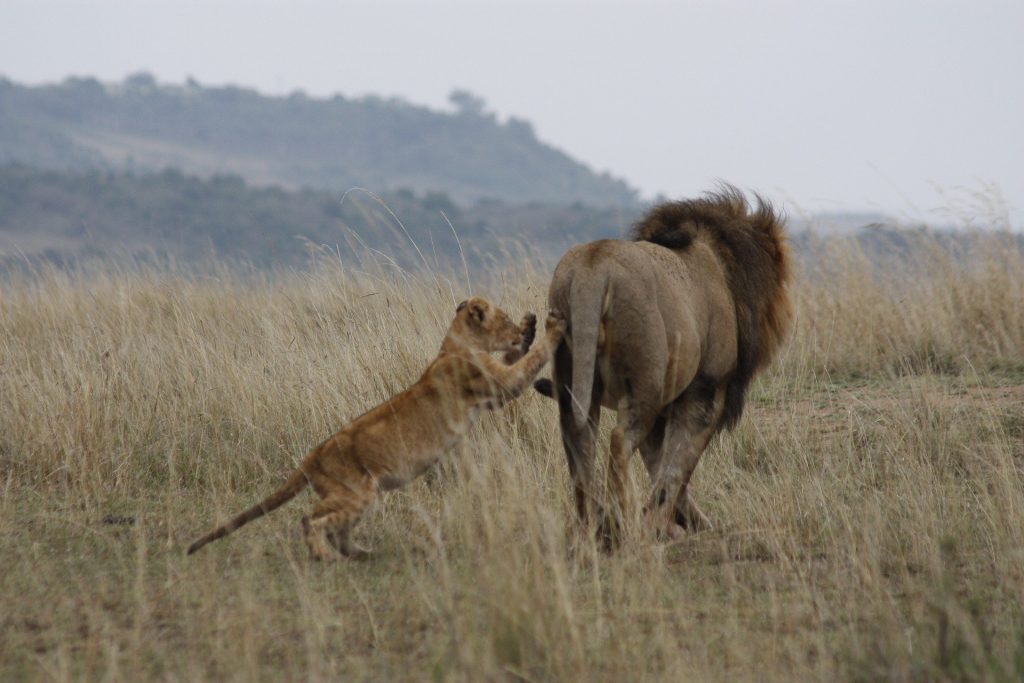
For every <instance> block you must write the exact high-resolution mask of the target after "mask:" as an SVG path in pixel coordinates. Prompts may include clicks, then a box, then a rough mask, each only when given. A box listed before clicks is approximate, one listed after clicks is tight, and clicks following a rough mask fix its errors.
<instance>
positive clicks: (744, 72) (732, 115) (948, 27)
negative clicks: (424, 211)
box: [0, 0, 1024, 227]
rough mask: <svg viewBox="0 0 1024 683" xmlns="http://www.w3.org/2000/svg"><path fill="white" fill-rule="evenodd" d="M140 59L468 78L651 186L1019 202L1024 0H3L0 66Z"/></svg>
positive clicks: (386, 88) (279, 86)
mask: <svg viewBox="0 0 1024 683" xmlns="http://www.w3.org/2000/svg"><path fill="white" fill-rule="evenodd" d="M140 70H146V71H149V72H152V73H153V74H155V75H156V76H157V77H158V78H159V79H160V80H162V81H175V82H180V81H182V80H183V79H184V78H185V77H186V76H193V77H195V78H196V79H197V80H199V81H200V82H201V83H204V84H209V85H213V84H225V83H237V84H241V85H246V86H251V87H255V88H257V89H259V90H262V91H265V92H270V93H287V92H290V91H292V90H295V89H302V90H305V91H306V92H307V93H309V94H311V95H326V94H332V93H335V92H340V93H342V94H345V95H360V94H367V93H376V94H381V95H385V96H391V95H397V96H400V97H403V98H405V99H407V100H409V101H411V102H414V103H420V104H426V105H430V106H434V107H444V106H447V105H446V99H447V95H448V93H449V92H450V91H451V90H452V89H453V88H455V87H461V88H467V89H469V90H472V91H473V92H475V93H477V94H479V95H480V96H482V97H483V98H484V99H486V100H487V102H488V103H489V105H490V107H491V108H492V109H494V110H495V111H496V112H497V113H498V114H499V115H500V116H502V117H504V116H508V115H515V116H519V117H522V118H526V119H529V120H530V121H532V122H533V123H534V125H535V128H536V130H537V133H538V135H539V136H540V137H541V138H542V139H543V140H545V141H547V142H549V143H551V144H553V145H555V146H557V147H559V148H561V149H564V150H565V151H567V152H568V153H570V154H572V155H573V156H575V157H576V158H578V159H580V160H582V161H584V162H586V163H588V164H589V165H591V166H592V167H594V168H596V169H598V170H608V171H610V172H612V173H613V174H615V175H618V176H621V177H624V178H625V179H626V180H628V181H629V182H630V183H632V184H633V185H635V186H638V187H639V188H640V189H641V190H642V191H643V192H644V193H645V194H647V195H652V194H654V193H658V192H661V193H664V194H666V195H668V196H672V197H675V196H687V195H692V194H694V193H697V192H700V191H701V190H703V189H706V188H708V187H709V185H710V184H711V183H712V182H713V180H714V179H716V178H722V179H726V180H729V181H731V182H734V183H737V184H739V185H741V186H743V187H747V188H751V189H757V190H760V191H763V192H765V193H767V194H768V195H770V196H772V197H776V198H778V199H780V200H782V201H784V202H785V204H786V206H787V208H789V210H790V211H795V212H799V211H801V210H817V209H881V210H884V211H887V212H890V213H893V214H895V215H898V216H902V217H907V218H921V217H924V218H928V219H930V220H932V221H936V222H937V221H939V220H941V219H945V218H948V214H949V213H950V212H951V213H952V214H953V215H955V216H956V217H958V218H959V219H961V220H962V219H967V218H971V217H977V219H978V220H979V221H980V222H983V223H987V222H990V221H991V220H992V218H993V217H995V218H998V217H999V216H1000V214H1001V215H1002V216H1004V217H1005V215H1006V212H1007V210H1009V211H1010V215H1011V217H1012V218H1011V220H1012V222H1013V224H1014V226H1015V227H1020V225H1021V224H1022V223H1024V210H1022V209H1024V133H1022V124H1021V121H1024V0H1011V1H1008V2H983V1H964V2H944V1H942V0H931V1H927V2H925V1H920V2H917V1H901V0H887V1H882V2H878V1H875V0H857V1H855V2H831V1H828V0H806V1H797V0H793V1H790V2H773V1H767V0H766V1H763V2H753V1H751V2H738V1H724V2H710V1H708V2H651V1H648V0H633V1H632V2H601V1H595V0H589V1H583V0H564V1H559V0H548V1H546V2H532V1H524V0H519V1H517V2H507V3H505V2H503V3H496V2H487V1H486V0H473V1H462V0H437V1H434V2H412V1H398V0H394V1H388V0H363V1H362V2H343V1H336V2H327V1H313V0H288V1H287V2H286V1H283V0H282V1H280V2H268V1H261V0H174V1H173V2H167V1H163V0H88V1H86V0H25V1H20V0H0V74H3V75H6V76H7V77H8V78H11V79H13V80H16V81H21V82H29V83H40V82H48V81H57V80H61V79H63V78H64V77H66V76H68V75H69V74H75V75H95V76H97V77H99V78H100V79H103V80H120V79H121V78H123V77H124V76H125V75H126V74H129V73H132V72H136V71H140ZM979 193H980V197H979V196H978V194H979ZM990 204H994V205H995V208H992V206H989V205H990ZM1000 204H1002V206H1003V208H1001V209H1000V208H999V206H1000Z"/></svg>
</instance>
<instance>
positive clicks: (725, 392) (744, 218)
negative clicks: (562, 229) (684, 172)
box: [537, 185, 791, 539]
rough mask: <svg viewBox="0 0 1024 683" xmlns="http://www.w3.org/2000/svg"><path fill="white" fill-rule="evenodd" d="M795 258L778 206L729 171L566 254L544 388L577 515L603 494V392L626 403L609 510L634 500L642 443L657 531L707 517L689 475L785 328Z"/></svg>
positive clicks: (615, 404)
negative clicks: (748, 190) (749, 191)
mask: <svg viewBox="0 0 1024 683" xmlns="http://www.w3.org/2000/svg"><path fill="white" fill-rule="evenodd" d="M789 270H790V266H789V256H788V250H787V247H786V244H785V240H784V235H783V220H782V219H781V218H780V216H779V215H778V214H777V213H776V212H775V211H774V210H773V208H772V206H771V204H769V203H768V202H766V201H764V200H763V199H761V198H760V197H758V198H757V207H756V209H754V208H752V207H751V206H750V205H749V204H748V202H747V200H746V199H745V198H744V196H743V194H742V193H741V192H740V191H739V190H737V189H736V188H735V187H732V186H730V185H724V186H722V187H721V188H720V190H719V191H718V192H713V193H708V194H707V195H705V196H703V197H701V198H699V199H693V200H689V201H679V202H669V203H666V204H662V205H660V206H657V207H655V208H653V209H652V210H651V211H650V212H649V213H648V214H647V215H646V216H645V217H644V218H643V219H642V220H641V221H640V222H639V223H638V224H637V225H636V226H635V227H634V229H633V232H632V240H631V241H625V240H599V241H597V242H590V243H588V244H581V245H578V246H576V247H573V248H572V249H570V250H569V251H568V252H567V253H566V254H565V256H564V257H562V260H561V261H560V262H559V264H558V266H557V268H556V269H555V274H554V278H553V279H552V282H551V287H550V290H549V292H548V301H549V305H550V306H551V308H552V309H558V310H560V311H562V312H564V313H565V315H566V317H567V319H568V323H569V325H568V329H567V331H566V335H565V338H564V340H563V341H562V343H561V344H560V345H559V346H558V348H557V349H556V351H555V357H554V382H553V385H552V383H549V382H547V381H546V380H541V381H539V382H537V389H538V390H539V391H541V393H546V394H548V395H552V393H553V394H554V396H555V397H556V398H557V399H558V407H559V415H560V420H561V428H562V443H563V445H564V447H565V452H566V456H567V458H568V460H569V472H570V474H571V476H572V479H573V484H574V489H575V497H576V509H577V514H578V515H579V517H580V519H581V520H582V521H583V522H585V523H586V522H588V521H589V520H590V519H591V515H592V514H593V513H594V510H593V509H592V508H593V507H594V501H595V500H596V499H597V496H596V495H595V494H596V491H595V488H594V481H593V479H594V435H595V433H596V429H597V424H598V420H599V418H600V407H601V406H602V405H603V406H605V407H607V408H612V409H615V410H617V411H618V419H617V423H616V426H615V429H614V430H613V431H612V434H611V458H610V462H609V487H610V488H611V494H612V495H611V498H612V499H613V502H614V504H615V508H614V510H615V513H616V517H615V518H613V520H614V521H621V515H623V514H627V513H628V511H629V508H628V506H627V501H626V496H627V491H628V472H629V469H628V465H629V458H630V456H631V455H632V452H633V450H634V448H637V447H639V449H640V454H641V457H642V458H643V461H644V464H645V466H646V468H647V471H648V472H649V473H650V476H651V482H652V493H651V498H650V503H649V506H648V509H647V514H648V519H649V522H650V523H651V524H652V525H653V526H654V527H655V529H656V531H657V532H658V533H659V535H661V536H663V537H667V538H670V539H671V538H675V537H677V536H678V535H679V533H680V527H684V528H685V527H689V528H700V527H701V526H708V522H707V519H706V518H705V517H704V515H703V514H702V513H701V512H700V509H699V508H698V507H697V505H696V504H695V503H694V501H693V498H692V497H691V496H690V494H689V492H688V489H687V485H688V483H689V481H690V477H691V475H692V474H693V470H694V468H695V467H696V466H697V461H698V460H699V459H700V456H701V453H702V452H703V451H704V449H705V447H706V446H707V444H708V441H709V440H710V439H711V437H712V436H713V435H714V434H715V433H716V432H717V431H718V430H719V429H721V428H722V427H726V428H730V427H732V426H733V425H735V424H736V422H737V420H739V418H740V415H741V413H742V411H743V399H744V394H745V393H746V390H747V386H748V385H749V384H750V380H751V378H752V377H753V376H754V374H755V373H756V372H757V371H758V370H760V369H761V368H763V367H764V366H765V365H766V364H767V363H768V362H769V361H770V360H771V358H772V356H773V355H774V353H775V352H776V351H777V349H778V348H779V345H780V343H781V342H782V340H783V338H784V337H785V334H786V332H787V331H788V327H789V322H790V318H791V308H790V303H789V298H788V295H787V289H786V284H787V281H788V279H789ZM602 516H603V515H602ZM605 522H606V520H604V519H602V524H604V523H605ZM604 531H605V533H606V534H607V533H608V532H609V531H610V530H609V529H608V528H606V529H605V530H604ZM606 539H608V536H607V535H606Z"/></svg>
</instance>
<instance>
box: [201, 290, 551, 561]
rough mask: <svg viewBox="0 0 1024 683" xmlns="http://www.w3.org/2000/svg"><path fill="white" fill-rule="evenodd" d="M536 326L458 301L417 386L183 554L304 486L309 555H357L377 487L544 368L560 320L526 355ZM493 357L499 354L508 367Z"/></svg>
mask: <svg viewBox="0 0 1024 683" xmlns="http://www.w3.org/2000/svg"><path fill="white" fill-rule="evenodd" d="M536 323H537V320H536V317H535V316H533V315H532V314H527V316H526V317H524V318H523V322H522V323H521V324H520V325H516V323H514V322H513V321H512V320H511V318H509V316H508V314H507V313H505V311H503V310H501V309H500V308H498V307H496V306H492V305H491V304H490V303H489V302H488V301H487V300H486V299H482V298H480V297H474V298H472V299H470V300H469V301H463V302H462V303H461V304H459V306H458V308H457V309H456V313H455V319H454V320H453V321H452V324H451V326H450V327H449V328H448V332H447V334H446V335H445V338H444V342H443V343H442V344H441V352H440V353H439V354H438V356H437V358H435V359H434V361H433V362H432V363H431V364H430V365H428V366H427V369H426V370H425V371H424V372H423V375H422V376H421V377H420V378H419V380H417V382H416V383H415V384H413V385H412V386H411V387H409V388H408V389H406V390H405V391H403V392H401V393H400V394H398V395H396V396H394V397H393V398H391V399H389V400H388V401H385V402H384V403H382V404H381V405H379V406H377V407H376V408H373V409H372V410H370V411H369V412H367V413H364V414H363V415H361V416H360V417H357V418H356V419H355V420H353V421H352V423H351V424H349V425H348V426H347V427H345V428H344V429H342V430H341V431H339V432H338V433H337V434H335V435H334V436H332V437H330V438H329V439H327V440H326V441H324V442H323V443H322V444H320V445H319V446H317V447H316V448H314V449H313V450H312V452H310V454H309V455H307V456H306V459H305V460H304V461H303V462H302V464H301V465H300V466H299V468H298V469H297V470H296V471H295V472H294V473H292V475H291V476H290V477H289V478H288V480H287V481H286V482H285V483H284V484H283V485H282V486H281V487H280V488H279V489H278V490H277V491H275V492H274V493H272V494H271V495H270V496H269V497H267V498H266V499H265V500H263V501H262V502H260V503H258V504H256V505H254V506H253V507H251V508H249V509H248V510H246V511H245V512H243V513H242V514H240V515H238V516H237V517H235V518H234V519H233V520H231V521H230V522H228V523H226V524H223V525H221V526H219V527H217V528H216V529H214V530H213V531H211V532H210V533H208V534H207V535H205V536H203V537H202V538H200V539H199V540H198V541H196V542H195V543H193V544H192V545H191V546H189V549H188V554H189V555H191V554H192V553H194V552H195V551H197V550H199V549H200V548H202V547H203V546H204V545H206V544H207V543H209V542H210V541H215V540H217V539H218V538H223V537H224V536H227V535H228V534H230V533H231V532H232V531H234V530H236V529H238V528H239V527H241V526H243V525H244V524H247V523H249V522H251V521H252V520H254V519H257V518H259V517H262V516H263V515H265V514H267V513H268V512H270V511H271V510H274V509H276V508H278V507H280V506H281V505H283V504H285V503H286V502H288V501H289V500H291V499H292V498H294V497H295V495H296V494H297V493H299V491H301V490H302V489H304V488H305V487H306V485H307V484H308V485H311V486H312V487H313V490H314V491H316V492H317V494H319V496H320V498H321V499H322V500H320V502H319V503H317V504H316V505H315V506H314V508H313V512H312V514H310V515H308V516H306V517H303V518H302V530H303V534H304V536H305V540H306V545H308V546H309V552H310V554H311V555H312V557H313V558H314V559H317V560H323V559H327V558H328V557H329V556H330V554H331V553H330V552H329V550H328V547H327V543H328V541H329V542H330V543H331V544H332V545H333V546H334V547H335V549H337V550H338V552H340V553H341V554H342V555H345V556H347V557H362V556H364V555H365V554H366V551H365V550H364V549H362V548H360V547H359V546H357V545H356V544H355V543H354V542H353V541H352V539H351V532H352V528H353V527H354V526H355V524H356V522H358V521H359V518H360V516H361V515H362V514H363V512H364V511H365V510H366V509H367V507H368V506H369V505H370V504H371V503H373V501H374V499H375V498H376V497H377V493H378V491H380V490H381V489H383V490H385V491H386V490H390V489H395V488H398V487H400V486H403V485H405V484H406V483H408V482H410V481H412V480H413V479H415V478H416V477H418V476H419V475H420V474H422V473H423V472H425V471H426V470H427V469H428V468H429V467H430V466H431V465H433V464H434V463H435V462H437V460H438V459H439V458H440V457H441V455H443V454H444V453H445V451H447V450H448V449H449V448H451V447H452V446H453V445H454V444H455V443H456V442H457V441H458V440H459V439H460V438H461V437H462V436H463V435H464V434H465V433H466V431H467V430H468V429H469V427H470V425H471V424H472V422H473V419H474V418H475V417H476V415H477V413H478V412H479V410H480V408H481V407H484V408H498V407H500V406H502V405H504V404H505V403H507V402H508V401H511V400H512V399H514V398H516V397H517V396H519V394H521V393H522V392H523V390H524V389H525V388H526V387H528V386H530V383H531V382H532V381H533V379H534V377H536V376H537V374H538V373H539V372H540V370H541V368H542V367H544V364H545V363H547V362H548V359H549V358H550V357H551V353H552V349H554V348H555V347H556V346H557V344H558V342H559V340H560V339H561V337H562V333H563V332H564V331H565V320H564V319H563V318H562V316H561V314H559V313H557V312H551V313H550V314H549V315H548V319H547V321H546V323H545V328H546V329H545V335H544V338H543V339H542V340H540V341H539V343H537V344H536V345H534V346H533V348H532V349H530V350H529V351H528V352H527V349H528V348H529V346H530V344H531V342H532V341H533V336H534V329H535V327H536ZM493 352H504V354H505V356H504V361H505V363H502V362H500V361H498V360H496V359H495V358H493V357H492V356H491V353H493Z"/></svg>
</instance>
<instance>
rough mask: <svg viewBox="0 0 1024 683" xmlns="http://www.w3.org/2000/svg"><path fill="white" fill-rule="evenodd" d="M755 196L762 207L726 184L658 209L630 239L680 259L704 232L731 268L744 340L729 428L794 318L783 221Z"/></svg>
mask: <svg viewBox="0 0 1024 683" xmlns="http://www.w3.org/2000/svg"><path fill="white" fill-rule="evenodd" d="M755 197H756V199H757V206H756V208H755V207H751V205H750V203H749V202H748V201H747V199H746V197H745V196H744V195H743V193H742V192H741V191H740V190H738V189H736V188H735V187H733V186H732V185H727V184H723V185H722V186H721V187H720V188H719V190H718V191H717V192H709V193H707V194H705V195H704V196H703V197H700V198H698V199H690V200H685V201H677V202H667V203H665V204H660V205H658V206H656V207H654V208H653V209H651V210H650V211H649V212H648V213H647V215H646V216H644V218H643V219H641V220H640V222H638V223H637V224H636V225H635V226H633V230H632V232H631V234H630V236H631V238H632V239H633V240H636V241H646V242H653V243H654V244H660V245H661V246H663V247H667V248H669V249H673V250H677V251H678V252H679V253H680V255H682V256H684V255H685V253H686V250H687V249H688V248H689V247H690V245H691V244H692V243H693V241H694V239H696V238H697V236H698V235H699V234H702V235H707V236H708V237H709V238H710V243H711V245H712V246H713V248H714V250H715V253H716V254H717V255H718V258H719V259H720V260H721V262H722V264H723V265H724V266H725V271H726V274H727V276H728V280H729V290H730V292H731V294H732V299H733V304H734V306H735V308H736V325H737V331H738V336H739V338H738V340H737V341H738V352H737V358H736V369H735V371H734V372H733V375H732V377H731V378H730V380H729V384H728V386H727V388H726V395H725V413H724V416H723V425H724V426H726V427H729V428H731V427H733V426H734V425H735V424H736V422H737V421H738V420H739V419H740V416H741V415H742V413H743V398H744V395H745V394H746V391H747V387H748V385H749V384H750V380H751V379H752V378H753V377H754V374H755V373H756V372H757V371H758V370H759V369H761V368H762V367H764V366H765V365H766V364H767V363H768V361H770V360H771V358H772V356H773V355H774V353H775V351H776V350H777V349H778V347H779V346H780V344H781V343H782V340H783V338H784V337H785V334H786V331H787V329H788V327H789V320H790V318H791V309H790V304H789V297H788V294H787V291H786V283H787V282H788V280H789V271H790V265H789V250H788V248H787V247H786V242H785V235H784V232H783V228H784V225H785V220H784V219H783V218H782V216H781V215H780V214H779V213H777V212H776V211H775V209H774V207H772V205H771V203H770V202H768V201H767V200H765V199H763V198H762V197H760V196H757V195H755Z"/></svg>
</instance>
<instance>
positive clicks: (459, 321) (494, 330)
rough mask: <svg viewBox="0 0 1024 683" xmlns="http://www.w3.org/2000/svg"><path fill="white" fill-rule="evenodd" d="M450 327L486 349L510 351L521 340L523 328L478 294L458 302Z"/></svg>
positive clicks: (521, 341)
mask: <svg viewBox="0 0 1024 683" xmlns="http://www.w3.org/2000/svg"><path fill="white" fill-rule="evenodd" d="M452 329H453V331H458V333H459V337H461V338H462V339H463V340H465V342H466V343H468V344H470V345H472V346H474V347H476V348H478V349H483V350H485V351H487V352H494V351H511V350H513V349H516V348H518V347H519V346H520V345H521V344H522V343H523V330H522V328H520V327H519V325H518V324H516V322H515V321H514V320H512V318H510V317H509V315H508V313H506V312H505V311H503V310H501V309H500V308H498V307H497V306H493V305H491V302H489V301H488V300H487V299H484V298H483V297H479V296H475V297H473V298H472V299H469V300H468V301H463V302H462V303H461V304H459V305H458V307H457V308H456V309H455V321H454V322H453V323H452Z"/></svg>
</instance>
